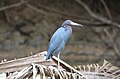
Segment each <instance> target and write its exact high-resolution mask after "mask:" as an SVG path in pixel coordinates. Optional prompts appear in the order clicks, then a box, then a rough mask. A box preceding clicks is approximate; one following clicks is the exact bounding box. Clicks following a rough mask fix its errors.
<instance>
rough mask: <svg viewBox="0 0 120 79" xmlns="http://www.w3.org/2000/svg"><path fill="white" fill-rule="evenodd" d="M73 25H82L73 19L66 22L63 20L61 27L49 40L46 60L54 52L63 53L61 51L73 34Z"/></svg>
mask: <svg viewBox="0 0 120 79" xmlns="http://www.w3.org/2000/svg"><path fill="white" fill-rule="evenodd" d="M71 26H82V25H81V24H77V23H75V22H72V21H71V20H66V21H65V22H63V24H62V25H61V27H60V28H59V29H57V31H56V32H55V33H54V34H53V36H52V38H51V40H50V42H49V45H48V51H47V52H48V53H47V55H46V60H48V59H50V58H51V56H52V55H53V54H54V53H57V54H58V55H59V54H60V53H61V51H62V50H63V48H64V47H65V44H66V42H67V40H68V39H69V37H70V36H71V34H72V28H71Z"/></svg>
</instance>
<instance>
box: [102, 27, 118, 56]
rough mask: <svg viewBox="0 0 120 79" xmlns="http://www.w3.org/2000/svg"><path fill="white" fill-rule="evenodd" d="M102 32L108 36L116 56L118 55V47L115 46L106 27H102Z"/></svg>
mask: <svg viewBox="0 0 120 79" xmlns="http://www.w3.org/2000/svg"><path fill="white" fill-rule="evenodd" d="M104 32H105V33H106V35H107V36H108V37H109V39H110V42H111V43H112V46H113V49H114V50H115V53H116V56H118V57H120V52H119V49H118V48H117V46H116V44H115V43H114V40H113V38H112V37H111V35H110V33H109V32H108V30H107V29H104Z"/></svg>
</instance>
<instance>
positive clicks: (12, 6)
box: [0, 2, 23, 11]
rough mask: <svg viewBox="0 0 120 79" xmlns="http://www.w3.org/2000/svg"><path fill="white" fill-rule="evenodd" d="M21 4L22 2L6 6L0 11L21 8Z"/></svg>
mask: <svg viewBox="0 0 120 79" xmlns="http://www.w3.org/2000/svg"><path fill="white" fill-rule="evenodd" d="M22 4H23V3H22V2H19V3H16V4H11V5H8V6H4V7H1V8H0V11H2V10H6V9H10V8H14V7H18V6H21V5H22Z"/></svg>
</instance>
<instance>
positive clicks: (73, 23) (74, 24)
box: [70, 21, 83, 27]
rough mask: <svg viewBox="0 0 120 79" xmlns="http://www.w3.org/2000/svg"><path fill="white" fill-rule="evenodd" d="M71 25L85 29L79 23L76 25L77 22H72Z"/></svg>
mask: <svg viewBox="0 0 120 79" xmlns="http://www.w3.org/2000/svg"><path fill="white" fill-rule="evenodd" d="M70 24H71V25H72V26H81V27H83V25H82V24H78V23H75V22H72V21H71V22H70Z"/></svg>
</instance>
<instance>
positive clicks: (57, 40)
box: [48, 28, 64, 50]
mask: <svg viewBox="0 0 120 79" xmlns="http://www.w3.org/2000/svg"><path fill="white" fill-rule="evenodd" d="M63 31H64V28H59V29H58V30H57V31H56V32H55V33H54V34H53V36H52V38H51V40H50V43H49V45H48V49H52V50H55V49H56V48H58V47H59V46H60V44H61V43H62V41H64V37H63V34H64V33H63Z"/></svg>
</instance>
